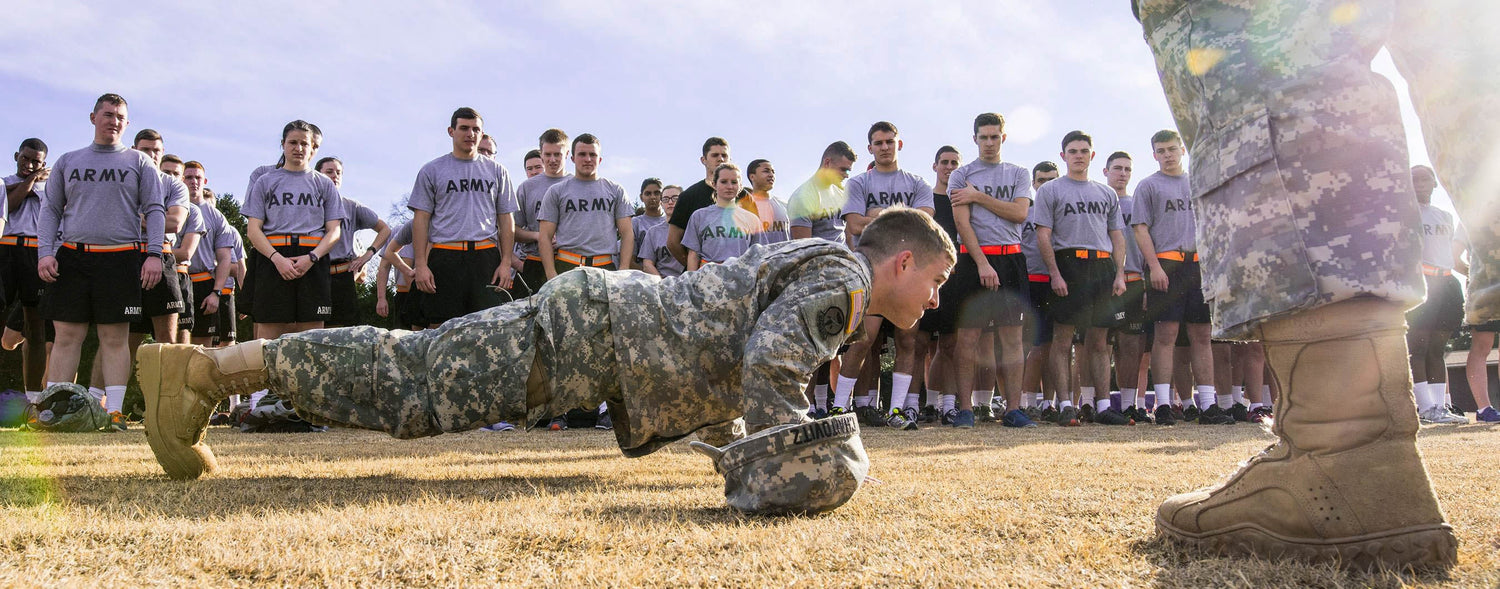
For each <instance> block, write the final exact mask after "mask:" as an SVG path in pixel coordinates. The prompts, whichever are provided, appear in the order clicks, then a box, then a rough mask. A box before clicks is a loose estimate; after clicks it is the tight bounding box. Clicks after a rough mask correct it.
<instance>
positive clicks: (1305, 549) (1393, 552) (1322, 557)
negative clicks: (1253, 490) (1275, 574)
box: [1156, 518, 1458, 571]
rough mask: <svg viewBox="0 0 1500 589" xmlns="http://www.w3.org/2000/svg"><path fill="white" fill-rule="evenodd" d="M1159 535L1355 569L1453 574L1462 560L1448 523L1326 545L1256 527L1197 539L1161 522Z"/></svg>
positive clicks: (1204, 547)
mask: <svg viewBox="0 0 1500 589" xmlns="http://www.w3.org/2000/svg"><path fill="white" fill-rule="evenodd" d="M1156 536H1157V538H1159V539H1165V540H1169V541H1172V542H1175V543H1178V544H1181V545H1185V546H1187V547H1189V548H1193V549H1196V550H1200V551H1203V552H1207V553H1210V554H1218V555H1231V556H1255V557H1259V558H1265V559H1270V560H1300V561H1305V562H1315V563H1335V564H1337V565H1338V566H1339V567H1340V568H1344V569H1351V570H1365V571H1373V570H1379V569H1387V570H1395V571H1401V570H1407V569H1410V570H1415V571H1427V570H1447V569H1449V568H1452V567H1453V566H1454V564H1455V563H1456V562H1457V560H1458V539H1457V538H1456V537H1454V536H1453V528H1452V527H1450V526H1449V525H1448V524H1429V525H1423V526H1413V527H1408V528H1401V529H1396V530H1387V531H1384V532H1377V533H1373V534H1364V535H1360V536H1350V537H1346V538H1333V539H1327V540H1324V539H1315V538H1288V537H1285V536H1282V535H1280V534H1277V533H1275V532H1272V531H1270V530H1266V529H1265V528H1262V527H1260V526H1258V525H1255V524H1251V523H1246V524H1240V525H1238V526H1234V527H1232V528H1228V529H1225V530H1220V531H1216V532H1213V533H1208V534H1194V533H1190V532H1187V531H1184V530H1180V529H1177V528H1176V527H1173V526H1172V525H1171V524H1170V523H1167V522H1165V521H1162V519H1161V518H1157V520H1156Z"/></svg>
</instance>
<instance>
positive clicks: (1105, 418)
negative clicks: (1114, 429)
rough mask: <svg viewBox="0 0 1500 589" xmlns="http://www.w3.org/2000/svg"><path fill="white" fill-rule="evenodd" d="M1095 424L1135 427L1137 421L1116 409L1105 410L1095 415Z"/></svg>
mask: <svg viewBox="0 0 1500 589" xmlns="http://www.w3.org/2000/svg"><path fill="white" fill-rule="evenodd" d="M1094 423H1097V424H1100V425H1135V420H1134V419H1131V418H1130V417H1129V416H1126V415H1125V414H1124V413H1121V412H1119V411H1115V410H1114V409H1105V410H1103V411H1100V412H1098V413H1095V414H1094Z"/></svg>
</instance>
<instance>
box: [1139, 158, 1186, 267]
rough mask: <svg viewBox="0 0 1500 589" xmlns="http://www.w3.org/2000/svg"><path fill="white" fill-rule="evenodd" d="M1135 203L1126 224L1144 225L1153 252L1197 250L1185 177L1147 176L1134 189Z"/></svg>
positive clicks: (1160, 173) (1159, 173) (1184, 175)
mask: <svg viewBox="0 0 1500 589" xmlns="http://www.w3.org/2000/svg"><path fill="white" fill-rule="evenodd" d="M1135 204H1136V210H1135V214H1134V215H1133V216H1132V217H1133V218H1132V219H1131V221H1130V224H1132V225H1145V226H1146V228H1147V229H1148V230H1149V231H1150V233H1151V243H1152V245H1154V246H1155V247H1156V251H1157V252H1174V251H1175V252H1196V251H1198V235H1197V231H1198V222H1197V220H1196V219H1194V218H1193V189H1192V187H1191V186H1190V184H1189V182H1188V175H1187V174H1183V175H1181V176H1169V175H1167V174H1165V173H1163V172H1157V173H1155V174H1152V175H1150V176H1147V177H1146V178H1145V179H1144V180H1141V183H1140V184H1137V185H1136V187H1135Z"/></svg>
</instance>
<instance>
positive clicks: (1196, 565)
mask: <svg viewBox="0 0 1500 589" xmlns="http://www.w3.org/2000/svg"><path fill="white" fill-rule="evenodd" d="M1130 549H1131V551H1133V552H1135V553H1136V554H1139V555H1141V556H1142V557H1143V558H1145V559H1146V561H1147V562H1149V563H1150V564H1151V565H1152V566H1153V568H1154V569H1155V570H1156V571H1157V574H1156V576H1155V578H1154V579H1152V585H1153V586H1156V587H1207V586H1215V587H1404V586H1408V585H1411V584H1412V583H1424V582H1425V583H1441V582H1444V581H1448V580H1450V579H1451V577H1450V576H1449V575H1448V574H1447V573H1431V572H1428V573H1416V574H1413V573H1397V572H1392V571H1383V570H1382V571H1375V572H1363V571H1344V570H1341V569H1339V568H1338V567H1337V566H1335V565H1333V564H1331V563H1323V564H1312V563H1306V562H1299V561H1269V560H1265V559H1261V558H1256V557H1250V556H1244V557H1241V556H1232V557H1231V556H1218V555H1214V554H1209V553H1205V552H1202V551H1198V550H1194V549H1192V548H1187V547H1183V546H1179V545H1177V544H1175V543H1172V542H1170V541H1167V540H1163V539H1160V538H1155V537H1147V538H1141V539H1137V540H1135V541H1133V542H1131V543H1130ZM1226 570H1229V571H1232V573H1231V575H1229V576H1230V578H1226V575H1225V571H1226Z"/></svg>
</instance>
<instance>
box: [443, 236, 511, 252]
mask: <svg viewBox="0 0 1500 589" xmlns="http://www.w3.org/2000/svg"><path fill="white" fill-rule="evenodd" d="M432 247H434V248H437V249H440V250H453V251H459V252H465V251H476V250H487V249H492V248H494V247H495V241H494V240H491V239H486V240H484V241H445V242H443V243H434V244H432Z"/></svg>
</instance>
